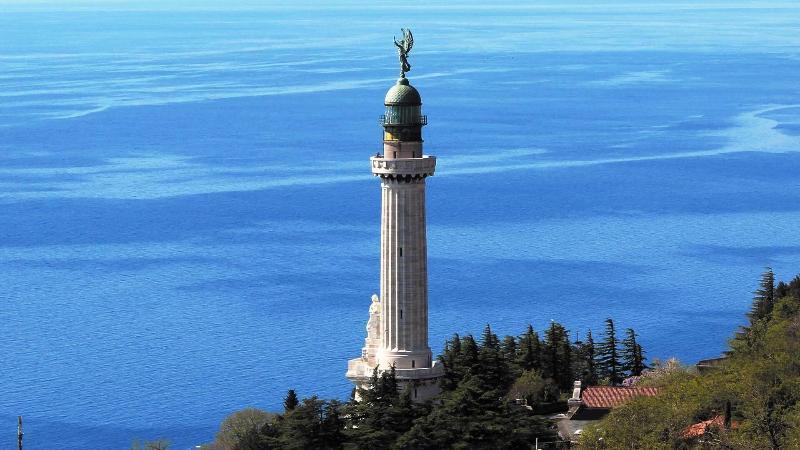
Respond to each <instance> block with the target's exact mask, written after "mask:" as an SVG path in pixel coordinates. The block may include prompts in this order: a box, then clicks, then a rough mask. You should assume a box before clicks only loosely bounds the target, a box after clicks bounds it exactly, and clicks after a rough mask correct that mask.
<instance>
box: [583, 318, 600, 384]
mask: <svg viewBox="0 0 800 450" xmlns="http://www.w3.org/2000/svg"><path fill="white" fill-rule="evenodd" d="M583 358H584V364H585V367H586V371H585V372H584V374H583V381H584V383H585V384H586V385H587V386H593V385H596V384H597V380H598V378H599V377H598V376H597V362H596V358H597V355H596V350H595V345H594V338H593V337H592V330H589V332H588V333H586V343H585V344H584V345H583Z"/></svg>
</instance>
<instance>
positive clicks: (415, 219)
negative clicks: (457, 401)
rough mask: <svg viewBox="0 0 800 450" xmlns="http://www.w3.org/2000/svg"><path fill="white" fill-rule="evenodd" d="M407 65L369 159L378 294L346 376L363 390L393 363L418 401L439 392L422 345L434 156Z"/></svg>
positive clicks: (435, 364)
mask: <svg viewBox="0 0 800 450" xmlns="http://www.w3.org/2000/svg"><path fill="white" fill-rule="evenodd" d="M409 37H410V33H409V34H408V35H406V39H408V38H409ZM412 42H413V41H412ZM398 48H399V47H398ZM401 61H404V54H402V53H401ZM405 67H406V66H404V69H405ZM409 68H410V67H409ZM407 70H408V69H405V70H403V71H402V72H401V76H400V78H399V79H398V80H397V83H396V84H395V85H394V86H392V87H391V88H390V89H389V91H388V92H387V93H386V97H385V99H384V106H385V112H384V115H383V116H381V118H380V123H381V125H382V126H383V153H382V154H378V155H376V156H373V157H372V158H370V162H371V164H372V174H373V175H375V176H376V177H379V178H380V180H381V258H380V264H381V265H380V296H379V297H377V296H373V300H372V305H371V306H370V318H369V322H368V323H367V338H366V339H365V345H364V348H363V350H362V354H361V357H360V358H356V359H352V360H350V362H349V364H348V371H347V377H348V378H349V379H350V380H351V381H353V383H355V384H356V386H357V387H365V388H366V387H368V383H369V379H370V377H371V376H372V373H373V369H374V368H375V367H376V366H377V367H378V370H379V371H384V370H389V369H390V368H391V367H394V368H395V371H396V375H397V380H398V384H399V386H400V389H408V390H409V392H410V394H411V398H412V399H414V400H416V401H424V400H427V399H430V398H431V397H434V396H435V395H437V394H438V393H439V392H440V389H439V378H441V377H442V375H444V367H443V366H442V364H441V363H440V362H439V361H434V360H433V357H432V354H431V349H430V347H429V346H428V251H427V237H426V220H425V215H426V214H425V180H426V179H427V177H429V176H432V175H433V173H434V169H435V168H436V158H435V157H434V156H430V155H425V154H423V145H422V144H423V140H422V127H423V126H425V125H426V124H427V118H426V116H424V115H423V114H422V98H421V97H420V95H419V92H418V91H417V90H416V89H415V88H414V87H413V86H411V83H410V82H409V81H408V79H407V78H406V77H405V71H407Z"/></svg>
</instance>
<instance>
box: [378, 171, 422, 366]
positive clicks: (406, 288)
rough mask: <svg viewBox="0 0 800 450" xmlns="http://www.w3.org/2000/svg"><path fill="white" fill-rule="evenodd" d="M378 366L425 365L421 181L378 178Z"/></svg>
mask: <svg viewBox="0 0 800 450" xmlns="http://www.w3.org/2000/svg"><path fill="white" fill-rule="evenodd" d="M381 191H382V194H381V276H380V279H381V301H382V302H383V311H384V317H383V319H384V320H383V321H382V322H381V326H382V328H383V329H382V330H381V332H382V335H383V336H384V339H383V342H382V347H381V350H382V351H381V359H382V361H381V363H382V364H389V365H390V364H396V365H397V367H398V368H411V367H412V360H413V361H414V364H413V367H414V368H424V367H430V348H429V347H428V274H427V243H426V241H425V236H426V233H425V179H424V178H422V177H419V178H413V179H410V180H404V179H396V178H393V177H383V178H382V187H381Z"/></svg>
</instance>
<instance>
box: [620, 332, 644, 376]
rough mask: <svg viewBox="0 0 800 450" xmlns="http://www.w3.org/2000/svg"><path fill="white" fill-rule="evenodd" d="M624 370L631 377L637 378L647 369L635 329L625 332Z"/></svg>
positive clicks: (623, 348) (623, 344)
mask: <svg viewBox="0 0 800 450" xmlns="http://www.w3.org/2000/svg"><path fill="white" fill-rule="evenodd" d="M620 353H621V356H622V370H624V371H625V372H627V373H628V375H629V376H632V377H637V376H639V375H641V374H642V371H643V370H644V369H645V368H646V366H645V364H644V352H643V351H642V346H641V345H639V344H638V343H637V342H636V332H635V331H633V328H628V329H627V330H625V339H623V340H622V351H621V352H620Z"/></svg>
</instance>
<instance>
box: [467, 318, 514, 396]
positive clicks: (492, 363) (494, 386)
mask: <svg viewBox="0 0 800 450" xmlns="http://www.w3.org/2000/svg"><path fill="white" fill-rule="evenodd" d="M471 373H472V374H475V375H477V376H478V378H480V380H481V381H482V383H483V384H484V385H485V386H486V387H487V389H490V390H497V391H498V395H503V394H504V393H505V391H506V389H507V388H508V387H509V386H510V384H511V382H512V381H513V380H512V377H511V370H510V369H509V367H508V363H507V362H506V360H505V359H504V358H503V355H502V354H501V352H500V341H499V340H498V339H497V335H496V334H494V333H493V332H492V328H491V327H490V326H489V325H486V328H484V330H483V337H482V338H481V347H480V350H479V352H478V364H477V366H475V368H474V370H472V371H471Z"/></svg>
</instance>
